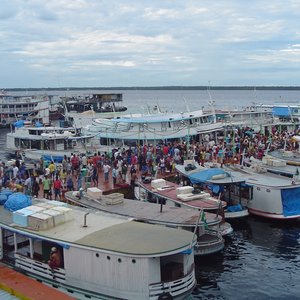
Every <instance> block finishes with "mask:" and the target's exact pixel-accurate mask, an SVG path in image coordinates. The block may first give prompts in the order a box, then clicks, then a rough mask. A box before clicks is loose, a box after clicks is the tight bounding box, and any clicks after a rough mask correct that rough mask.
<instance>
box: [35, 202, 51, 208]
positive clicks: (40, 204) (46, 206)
mask: <svg viewBox="0 0 300 300" xmlns="http://www.w3.org/2000/svg"><path fill="white" fill-rule="evenodd" d="M35 206H40V207H44V209H49V208H52V207H53V205H52V204H49V203H46V202H40V203H37V204H35Z"/></svg>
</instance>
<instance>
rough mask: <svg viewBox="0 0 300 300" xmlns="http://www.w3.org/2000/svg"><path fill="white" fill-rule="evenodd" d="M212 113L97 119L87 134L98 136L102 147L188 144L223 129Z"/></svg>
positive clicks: (161, 114) (199, 112)
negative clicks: (172, 143)
mask: <svg viewBox="0 0 300 300" xmlns="http://www.w3.org/2000/svg"><path fill="white" fill-rule="evenodd" d="M222 126H223V124H222V123H217V122H216V118H215V115H214V114H213V113H203V111H202V110H197V111H192V112H182V113H177V114H176V113H162V112H159V111H158V112H157V113H154V114H153V113H152V114H142V115H140V114H136V115H128V116H122V117H118V118H113V119H109V120H108V119H94V120H93V123H92V125H91V126H89V127H87V128H86V130H87V132H90V133H92V134H95V135H97V138H98V139H100V144H101V145H115V144H122V145H127V144H140V145H142V144H145V143H146V144H147V143H150V142H152V143H154V142H158V141H163V142H166V141H171V140H175V139H182V140H186V141H188V140H189V139H190V138H197V136H198V135H199V134H201V133H207V132H213V131H216V130H222Z"/></svg>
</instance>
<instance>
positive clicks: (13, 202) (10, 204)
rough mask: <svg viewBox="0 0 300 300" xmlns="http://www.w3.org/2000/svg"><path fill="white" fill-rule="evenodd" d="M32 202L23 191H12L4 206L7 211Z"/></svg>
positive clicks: (23, 206)
mask: <svg viewBox="0 0 300 300" xmlns="http://www.w3.org/2000/svg"><path fill="white" fill-rule="evenodd" d="M31 204H32V201H31V198H30V197H29V196H27V195H24V194H23V193H14V194H12V195H10V196H9V197H8V199H7V201H6V202H5V204H4V208H6V209H7V210H9V211H16V210H18V209H21V208H25V207H27V206H30V205H31Z"/></svg>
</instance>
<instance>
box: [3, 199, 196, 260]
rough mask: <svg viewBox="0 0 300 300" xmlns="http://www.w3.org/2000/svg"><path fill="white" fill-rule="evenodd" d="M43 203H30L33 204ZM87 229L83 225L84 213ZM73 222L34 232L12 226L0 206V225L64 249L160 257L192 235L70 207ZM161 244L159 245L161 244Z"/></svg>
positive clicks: (189, 240) (185, 245) (8, 214)
mask: <svg viewBox="0 0 300 300" xmlns="http://www.w3.org/2000/svg"><path fill="white" fill-rule="evenodd" d="M38 202H43V201H38V200H37V201H34V203H33V204H36V203H38ZM87 213H88V215H87V222H86V223H87V227H84V226H83V223H84V215H85V214H87ZM72 215H73V219H72V220H70V221H67V222H65V223H63V224H60V225H57V226H55V227H53V228H50V229H46V230H40V231H36V230H33V229H30V228H28V227H20V226H16V225H15V224H13V223H12V213H11V212H9V211H8V210H6V209H5V208H4V207H3V206H1V207H0V225H1V226H4V227H6V228H9V229H11V230H14V231H19V232H20V233H22V234H24V233H25V234H26V235H29V236H32V237H37V238H41V239H45V240H50V241H54V242H57V243H60V244H64V245H66V246H68V245H72V244H76V245H79V246H82V247H91V248H96V249H99V251H107V252H117V253H122V254H125V255H136V256H151V255H156V256H160V255H164V254H166V253H173V252H174V251H175V252H178V251H181V250H184V249H187V248H188V247H190V245H191V243H192V239H193V233H192V232H187V231H185V230H180V229H173V228H168V227H165V226H160V225H150V224H145V223H141V222H136V221H133V220H132V219H130V218H125V217H121V216H115V215H112V214H107V213H104V212H100V211H97V212H93V211H91V210H87V209H83V208H79V207H72ZM162 241H163V242H162Z"/></svg>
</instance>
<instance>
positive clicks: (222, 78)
mask: <svg viewBox="0 0 300 300" xmlns="http://www.w3.org/2000/svg"><path fill="white" fill-rule="evenodd" d="M0 41H1V43H0V68H1V72H0V88H30V87H31V88H47V87H58V88H62V87H128V86H140V87H143V86H240V85H242V86H244V85H246V86H298V85H300V0H281V1H279V0H272V1H270V0H264V1H262V0H261V1H259V0H252V1H245V0H214V1H212V0H209V1H206V0H197V1H196V0H195V1H192V0H184V1H183V0H181V1H178V0H172V1H168V0H160V1H156V0H151V1H143V0H139V1H138V0H136V1H131V0H122V1H121V0H120V1H115V0H107V1H102V0H47V1H44V0H1V10H0Z"/></svg>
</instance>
